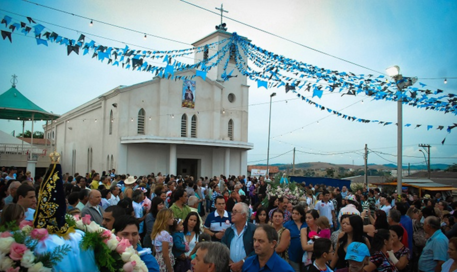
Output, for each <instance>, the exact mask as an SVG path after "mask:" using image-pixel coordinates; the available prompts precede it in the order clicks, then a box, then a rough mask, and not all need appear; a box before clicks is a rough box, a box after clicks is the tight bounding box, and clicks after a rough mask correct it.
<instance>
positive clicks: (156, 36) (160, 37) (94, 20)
mask: <svg viewBox="0 0 457 272" xmlns="http://www.w3.org/2000/svg"><path fill="white" fill-rule="evenodd" d="M22 1H24V2H26V3H29V4H35V5H37V6H40V7H43V8H47V9H51V10H54V11H58V12H62V13H65V14H69V15H72V16H75V17H79V18H83V19H87V20H91V21H93V22H97V23H101V24H105V25H108V26H111V27H116V28H119V29H123V30H127V31H131V32H135V33H139V34H141V35H148V36H152V37H155V38H159V39H163V40H167V41H171V42H176V43H181V44H185V45H192V44H190V43H186V42H182V41H178V40H173V39H170V38H165V37H162V36H158V35H154V34H151V33H147V32H143V31H138V30H135V29H132V28H128V27H124V26H119V25H115V24H112V23H107V22H104V21H101V20H97V19H93V18H89V17H86V16H83V15H78V14H74V13H71V12H68V11H65V10H61V9H57V8H53V7H49V6H46V5H42V4H39V3H35V2H32V1H29V0H22Z"/></svg>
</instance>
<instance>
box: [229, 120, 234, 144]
mask: <svg viewBox="0 0 457 272" xmlns="http://www.w3.org/2000/svg"><path fill="white" fill-rule="evenodd" d="M228 137H229V139H230V141H233V120H232V119H230V121H229V122H228Z"/></svg>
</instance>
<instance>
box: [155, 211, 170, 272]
mask: <svg viewBox="0 0 457 272" xmlns="http://www.w3.org/2000/svg"><path fill="white" fill-rule="evenodd" d="M174 220H175V218H174V216H173V212H172V211H171V210H170V209H163V210H161V211H160V212H158V213H157V218H156V221H155V223H154V227H153V228H152V233H151V240H152V245H154V251H155V257H156V260H157V263H158V264H159V267H160V272H173V266H174V265H175V257H174V256H173V252H172V249H173V237H172V236H171V234H170V226H172V225H173V223H174Z"/></svg>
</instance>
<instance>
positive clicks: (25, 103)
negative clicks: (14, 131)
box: [0, 75, 59, 176]
mask: <svg viewBox="0 0 457 272" xmlns="http://www.w3.org/2000/svg"><path fill="white" fill-rule="evenodd" d="M16 78H17V76H16V75H13V79H12V84H13V85H12V87H11V88H10V89H9V90H8V91H6V92H4V93H3V94H1V95H0V119H5V120H18V121H22V133H24V125H25V122H26V121H31V122H32V135H31V142H30V144H31V146H32V147H33V130H34V129H33V123H34V121H35V120H40V121H49V120H55V119H57V118H59V115H57V114H53V113H49V112H47V111H45V110H44V109H42V108H41V107H39V106H37V105H36V104H35V103H33V102H32V101H30V100H29V99H28V98H27V97H25V96H24V95H23V94H22V93H21V92H19V91H18V90H17V89H16V83H17V79H16ZM35 166H36V161H35V160H34V158H33V156H32V151H31V152H30V154H29V156H28V158H27V170H28V171H30V172H31V173H32V176H35Z"/></svg>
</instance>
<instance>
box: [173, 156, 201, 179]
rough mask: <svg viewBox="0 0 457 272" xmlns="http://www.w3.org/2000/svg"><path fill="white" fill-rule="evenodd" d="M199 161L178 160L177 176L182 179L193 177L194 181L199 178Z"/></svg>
mask: <svg viewBox="0 0 457 272" xmlns="http://www.w3.org/2000/svg"><path fill="white" fill-rule="evenodd" d="M199 166H200V160H198V159H178V171H177V174H178V175H181V176H182V177H183V178H184V177H185V176H193V177H194V180H197V179H198V178H199V173H198V170H199V169H200V167H199Z"/></svg>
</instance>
